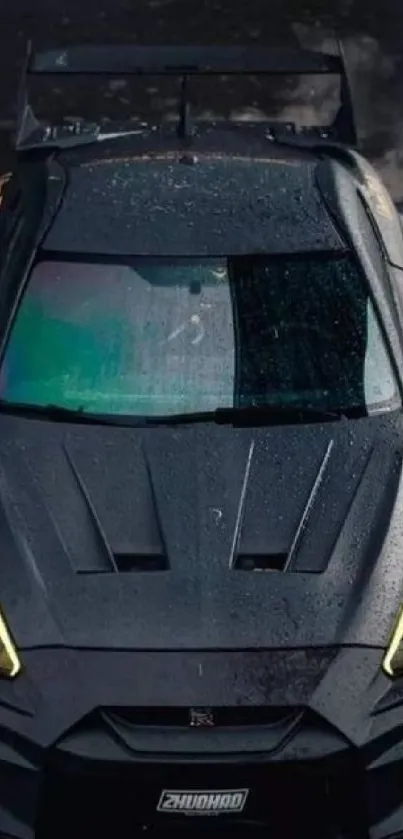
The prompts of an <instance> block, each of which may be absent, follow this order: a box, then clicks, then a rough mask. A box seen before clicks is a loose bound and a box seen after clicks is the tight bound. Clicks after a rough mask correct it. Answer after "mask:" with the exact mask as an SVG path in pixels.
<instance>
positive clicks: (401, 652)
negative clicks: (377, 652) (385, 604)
mask: <svg viewBox="0 0 403 839" xmlns="http://www.w3.org/2000/svg"><path fill="white" fill-rule="evenodd" d="M382 667H383V669H384V672H385V673H386V674H387V676H392V678H395V679H396V678H397V677H398V676H403V606H402V607H401V609H400V612H399V613H398V615H397V618H396V621H395V623H394V626H393V629H392V634H391V636H390V641H389V646H388V648H387V650H386V653H385V656H384V659H383V662H382Z"/></svg>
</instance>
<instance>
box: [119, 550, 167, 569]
mask: <svg viewBox="0 0 403 839" xmlns="http://www.w3.org/2000/svg"><path fill="white" fill-rule="evenodd" d="M113 559H114V562H115V570H116V571H118V572H119V573H120V574H130V573H135V572H136V571H168V568H169V563H168V558H167V556H165V555H164V554H162V553H144V552H143V553H136V552H135V551H125V552H119V553H114V554H113Z"/></svg>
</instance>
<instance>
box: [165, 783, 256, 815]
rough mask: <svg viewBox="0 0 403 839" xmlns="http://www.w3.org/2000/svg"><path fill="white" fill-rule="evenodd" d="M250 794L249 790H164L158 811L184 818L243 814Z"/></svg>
mask: <svg viewBox="0 0 403 839" xmlns="http://www.w3.org/2000/svg"><path fill="white" fill-rule="evenodd" d="M248 794H249V790H248V789H221V790H215V789H208V790H176V789H175V790H173V789H164V790H162V792H161V795H160V799H159V801H158V805H157V811H158V812H159V813H182V814H183V815H184V816H209V815H220V814H228V813H242V810H243V809H244V807H245V804H246V800H247V797H248Z"/></svg>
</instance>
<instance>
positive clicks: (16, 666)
mask: <svg viewBox="0 0 403 839" xmlns="http://www.w3.org/2000/svg"><path fill="white" fill-rule="evenodd" d="M20 670H21V662H20V659H19V658H18V653H17V650H16V648H15V646H14V644H13V641H12V639H11V635H10V633H9V631H8V628H7V624H6V622H5V619H4V617H3V614H2V612H1V610H0V678H1V677H3V678H7V679H14V677H15V676H17V674H18V673H19V672H20Z"/></svg>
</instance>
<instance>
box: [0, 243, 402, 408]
mask: <svg viewBox="0 0 403 839" xmlns="http://www.w3.org/2000/svg"><path fill="white" fill-rule="evenodd" d="M395 396H396V385H395V381H394V376H393V372H392V369H391V365H390V362H389V358H388V355H387V352H386V349H385V346H384V343H383V339H382V335H381V332H380V329H379V326H378V323H377V319H376V316H375V312H374V309H373V307H372V304H371V302H370V300H369V298H368V292H367V290H366V288H365V285H364V283H363V282H362V280H361V277H360V276H359V274H358V273H357V269H356V268H355V265H354V263H353V262H352V261H350V260H348V259H347V258H342V259H340V258H338V259H334V258H332V259H330V258H329V257H328V258H324V257H322V258H318V257H317V256H315V257H311V256H305V257H303V258H301V257H298V258H297V257H295V256H294V257H292V258H291V257H287V258H279V257H278V256H277V257H276V258H269V257H267V258H264V259H262V258H256V259H251V258H237V259H230V260H223V259H204V260H196V259H194V260H181V259H178V260H174V261H173V260H165V259H146V258H142V259H136V260H133V262H132V263H130V264H124V265H109V264H105V263H103V264H100V263H79V262H66V263H57V262H42V263H39V264H38V265H37V266H36V267H35V269H34V271H33V273H32V276H31V279H30V282H29V284H28V288H27V291H26V293H25V295H24V298H23V300H22V303H21V305H20V309H19V311H18V313H17V317H16V320H15V323H14V326H13V328H12V331H11V335H10V339H9V343H8V346H7V349H6V353H5V357H4V359H3V363H2V367H1V372H0V397H1V398H2V399H6V400H8V401H11V402H19V403H29V404H33V405H47V404H53V405H60V406H62V407H67V408H73V409H75V408H78V409H84V410H86V411H89V412H102V413H111V414H113V413H116V414H140V415H150V416H158V415H161V414H163V415H165V414H175V413H186V412H193V411H209V410H214V409H216V408H218V407H231V406H233V405H235V406H236V405H248V404H264V403H265V402H267V401H269V402H270V403H273V402H274V403H276V404H279V405H292V404H298V405H306V406H307V407H316V408H319V409H324V410H326V409H327V410H334V409H337V408H340V407H343V408H348V407H349V406H354V407H356V406H363V407H367V408H368V409H371V407H373V406H379V405H384V406H385V408H386V407H388V406H389V404H390V402H391V400H393V399H394V398H395Z"/></svg>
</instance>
